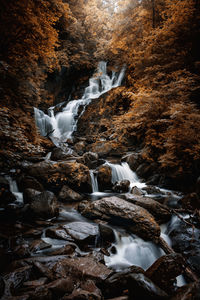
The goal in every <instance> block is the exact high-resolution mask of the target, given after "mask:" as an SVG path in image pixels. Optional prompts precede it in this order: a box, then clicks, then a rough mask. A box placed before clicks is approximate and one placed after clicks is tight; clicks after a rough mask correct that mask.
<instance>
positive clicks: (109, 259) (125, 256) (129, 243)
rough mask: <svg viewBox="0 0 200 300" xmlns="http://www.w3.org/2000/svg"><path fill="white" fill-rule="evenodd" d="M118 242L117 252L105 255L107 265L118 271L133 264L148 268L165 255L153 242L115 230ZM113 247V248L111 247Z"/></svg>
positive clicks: (116, 245)
mask: <svg viewBox="0 0 200 300" xmlns="http://www.w3.org/2000/svg"><path fill="white" fill-rule="evenodd" d="M115 237H116V242H115V244H113V246H114V247H115V249H116V253H115V254H112V253H110V254H111V255H110V256H104V259H105V262H106V265H107V266H108V267H111V268H114V269H116V270H117V271H119V270H122V269H124V268H127V267H130V266H132V265H135V266H139V267H142V268H143V269H144V270H146V269H148V268H149V267H150V266H151V265H152V264H153V263H154V261H156V259H158V258H159V257H160V256H162V255H163V251H162V250H161V249H160V248H158V247H157V246H156V245H155V244H154V243H153V242H147V241H144V240H142V239H141V238H139V237H137V236H136V235H129V236H126V235H124V236H123V235H121V234H119V232H117V231H116V230H115ZM111 249H112V248H111Z"/></svg>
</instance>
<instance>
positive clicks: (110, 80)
mask: <svg viewBox="0 0 200 300" xmlns="http://www.w3.org/2000/svg"><path fill="white" fill-rule="evenodd" d="M124 73H125V67H123V68H122V70H121V71H120V72H114V71H112V74H111V76H109V75H108V74H107V64H106V62H103V61H102V62H100V63H99V65H98V68H97V72H96V74H95V75H94V77H92V78H90V80H89V86H88V87H87V88H86V89H85V92H84V94H83V96H82V98H81V99H79V100H72V101H69V102H68V103H67V105H66V106H65V107H64V108H63V109H62V111H61V112H58V113H55V111H54V110H55V108H58V107H60V106H61V104H58V105H57V106H54V107H50V108H49V109H48V114H45V113H44V112H43V111H41V110H39V109H38V108H34V113H35V121H36V125H37V127H38V128H39V131H40V133H41V135H43V136H47V135H48V136H49V137H50V138H51V140H52V141H53V143H54V144H55V145H56V146H57V147H61V146H62V144H63V143H64V142H66V140H67V139H68V138H71V137H72V134H73V132H74V131H75V130H76V127H77V122H78V118H77V116H78V114H79V108H80V107H82V112H81V114H80V115H82V114H83V113H84V110H85V108H86V106H87V105H88V104H89V103H90V102H91V101H92V99H97V98H99V97H100V96H101V95H102V94H104V93H106V92H108V91H109V90H111V89H112V88H115V87H118V86H120V85H121V82H122V80H123V77H124Z"/></svg>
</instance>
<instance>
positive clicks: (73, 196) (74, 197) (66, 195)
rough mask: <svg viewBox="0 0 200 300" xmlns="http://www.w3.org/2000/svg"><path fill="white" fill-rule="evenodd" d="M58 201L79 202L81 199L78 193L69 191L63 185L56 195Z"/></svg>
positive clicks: (68, 188)
mask: <svg viewBox="0 0 200 300" xmlns="http://www.w3.org/2000/svg"><path fill="white" fill-rule="evenodd" d="M58 199H59V200H61V201H81V200H83V197H82V196H81V195H80V194H79V193H77V192H75V191H74V190H72V189H70V187H68V186H67V185H63V187H62V189H61V190H60V193H59V195H58Z"/></svg>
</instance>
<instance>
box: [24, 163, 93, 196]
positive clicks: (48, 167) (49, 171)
mask: <svg viewBox="0 0 200 300" xmlns="http://www.w3.org/2000/svg"><path fill="white" fill-rule="evenodd" d="M27 173H28V174H29V175H30V176H33V177H35V178H36V179H38V180H39V181H40V182H42V183H43V184H44V186H46V187H47V188H48V189H50V190H56V191H58V189H59V188H60V186H61V185H63V184H66V185H69V186H70V187H71V188H73V189H75V190H78V191H81V192H92V187H91V179H90V172H89V169H88V167H86V166H84V165H82V164H80V163H77V162H68V161H61V162H57V163H54V162H52V161H43V162H39V163H36V164H33V165H32V166H30V167H29V168H27Z"/></svg>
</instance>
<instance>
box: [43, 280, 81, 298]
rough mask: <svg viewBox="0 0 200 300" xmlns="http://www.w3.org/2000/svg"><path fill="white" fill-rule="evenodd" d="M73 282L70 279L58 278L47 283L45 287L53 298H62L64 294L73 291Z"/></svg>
mask: <svg viewBox="0 0 200 300" xmlns="http://www.w3.org/2000/svg"><path fill="white" fill-rule="evenodd" d="M74 285H75V282H74V280H73V279H72V278H70V277H67V278H59V279H57V280H54V281H53V282H51V283H49V284H48V285H47V286H46V287H47V288H48V289H49V290H50V291H51V292H52V294H53V298H54V297H55V298H56V299H57V298H58V297H62V296H63V295H64V294H66V293H67V294H69V293H71V292H72V291H73V289H74Z"/></svg>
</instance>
